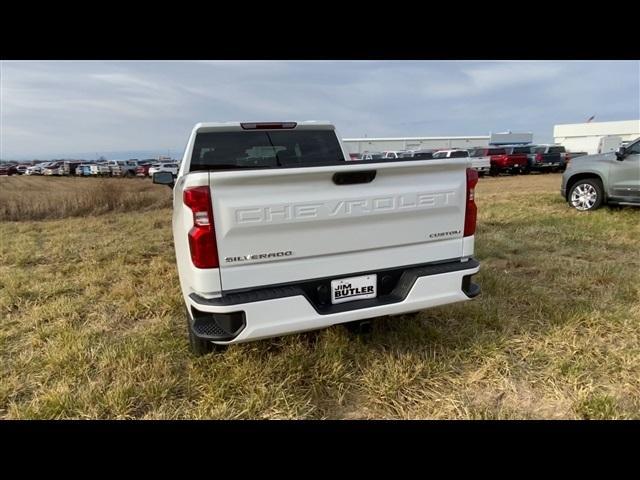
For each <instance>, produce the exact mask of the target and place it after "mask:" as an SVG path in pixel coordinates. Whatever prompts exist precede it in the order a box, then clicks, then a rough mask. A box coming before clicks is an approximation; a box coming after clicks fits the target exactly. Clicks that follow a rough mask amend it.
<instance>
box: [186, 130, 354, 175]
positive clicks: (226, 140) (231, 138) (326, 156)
mask: <svg viewBox="0 0 640 480" xmlns="http://www.w3.org/2000/svg"><path fill="white" fill-rule="evenodd" d="M344 161H345V159H344V156H343V154H342V149H341V148H340V144H339V142H338V139H337V137H336V134H335V131H333V130H286V131H285V130H268V131H266V130H254V131H237V132H203V133H199V134H197V136H196V139H195V143H194V146H193V153H192V155H191V164H190V171H195V170H210V169H216V168H224V169H236V168H237V169H240V168H260V167H271V168H278V167H287V166H300V165H304V164H315V165H318V164H335V163H336V162H344Z"/></svg>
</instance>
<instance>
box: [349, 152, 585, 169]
mask: <svg viewBox="0 0 640 480" xmlns="http://www.w3.org/2000/svg"><path fill="white" fill-rule="evenodd" d="M583 155H586V152H574V153H571V152H567V151H566V149H565V148H564V147H563V146H562V145H501V146H490V147H476V148H471V149H462V148H451V149H422V150H408V151H397V150H394V151H384V152H364V153H362V154H351V160H379V159H399V160H402V159H404V158H413V159H416V160H417V159H432V158H433V159H438V158H470V159H471V164H472V166H473V168H475V169H476V170H477V171H478V173H479V174H480V175H485V174H489V175H492V176H496V175H499V174H501V173H507V174H512V175H517V174H528V173H531V172H534V171H535V172H564V171H565V169H566V168H567V165H568V164H569V161H570V160H571V158H576V157H579V156H583Z"/></svg>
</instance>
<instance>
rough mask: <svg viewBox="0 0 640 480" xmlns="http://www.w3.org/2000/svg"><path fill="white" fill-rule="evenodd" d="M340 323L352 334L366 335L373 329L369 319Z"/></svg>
mask: <svg viewBox="0 0 640 480" xmlns="http://www.w3.org/2000/svg"><path fill="white" fill-rule="evenodd" d="M342 325H343V326H344V328H346V329H347V330H348V331H349V333H352V334H353V335H366V334H369V333H371V332H372V331H373V323H372V321H371V320H356V321H355V322H347V323H343V324H342Z"/></svg>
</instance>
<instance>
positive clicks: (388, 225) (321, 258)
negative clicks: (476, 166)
mask: <svg viewBox="0 0 640 480" xmlns="http://www.w3.org/2000/svg"><path fill="white" fill-rule="evenodd" d="M469 166H470V162H469V161H468V160H467V159H446V160H421V161H402V162H398V161H395V162H383V163H374V164H366V165H364V164H360V165H354V164H351V163H347V164H345V165H339V166H329V167H326V166H325V167H302V168H283V169H264V170H233V171H217V172H216V171H211V172H209V183H210V187H211V194H212V202H213V213H214V224H215V232H216V238H217V245H218V255H219V259H220V276H221V284H222V289H223V291H229V290H237V289H245V288H251V287H256V286H264V285H276V284H283V283H290V282H295V281H301V280H307V279H314V278H324V277H329V276H332V277H335V276H336V275H341V274H351V273H357V272H369V271H376V270H379V269H384V268H395V267H398V266H403V265H417V264H422V263H427V262H431V261H442V260H446V259H454V258H459V257H461V256H462V250H463V230H464V215H465V205H466V200H465V194H466V168H467V167H469ZM349 172H371V174H373V172H375V178H373V180H372V181H369V182H367V181H366V180H367V179H368V177H367V175H368V174H365V175H363V176H362V178H356V180H360V181H362V182H363V183H341V180H340V178H343V179H344V178H347V182H348V180H349ZM345 174H347V175H346V176H345ZM336 178H337V179H336ZM351 180H353V178H351Z"/></svg>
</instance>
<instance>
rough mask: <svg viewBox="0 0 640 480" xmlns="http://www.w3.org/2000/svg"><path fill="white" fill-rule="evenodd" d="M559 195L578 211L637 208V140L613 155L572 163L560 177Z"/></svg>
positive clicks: (639, 178)
mask: <svg viewBox="0 0 640 480" xmlns="http://www.w3.org/2000/svg"><path fill="white" fill-rule="evenodd" d="M560 194H561V195H562V196H563V197H564V198H565V199H566V200H567V202H569V205H571V206H572V207H573V208H575V209H576V210H580V211H588V210H595V209H596V208H598V207H600V206H601V205H603V204H605V203H616V204H621V205H640V139H637V140H635V141H634V142H633V143H631V144H630V145H629V146H628V147H620V148H619V149H618V151H617V152H615V153H603V154H598V155H586V156H581V157H577V158H575V159H573V160H572V161H571V163H570V164H569V166H568V167H567V169H566V171H565V172H564V174H563V175H562V186H561V187H560Z"/></svg>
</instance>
